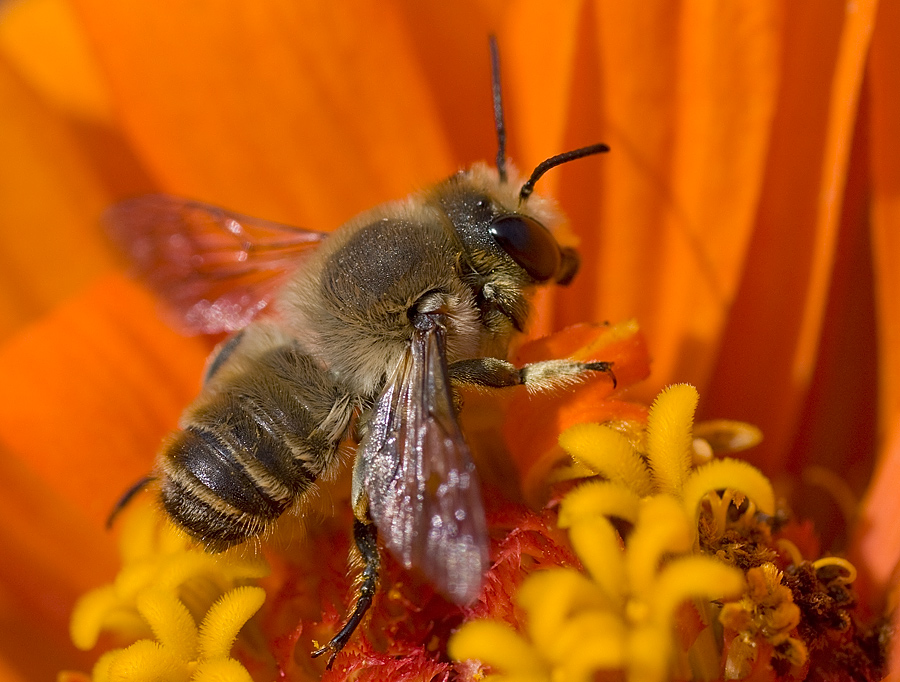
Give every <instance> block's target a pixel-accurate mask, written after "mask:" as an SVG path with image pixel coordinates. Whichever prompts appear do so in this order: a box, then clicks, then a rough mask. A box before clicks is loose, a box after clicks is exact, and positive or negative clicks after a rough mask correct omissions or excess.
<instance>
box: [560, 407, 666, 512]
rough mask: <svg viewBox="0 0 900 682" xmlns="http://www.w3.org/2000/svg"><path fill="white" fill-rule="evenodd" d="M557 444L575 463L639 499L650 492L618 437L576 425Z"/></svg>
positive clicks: (639, 463)
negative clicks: (633, 493) (631, 491)
mask: <svg viewBox="0 0 900 682" xmlns="http://www.w3.org/2000/svg"><path fill="white" fill-rule="evenodd" d="M559 444H560V446H561V447H562V448H563V450H565V451H566V452H568V453H569V454H570V455H572V457H574V458H575V459H576V461H577V462H579V463H581V464H583V465H585V466H587V467H588V468H589V469H591V470H592V471H593V472H594V473H596V474H602V475H603V476H604V477H606V478H608V479H609V480H611V481H614V482H618V483H622V484H623V485H625V486H626V487H628V488H630V489H631V490H633V491H634V492H635V493H637V494H638V495H640V496H642V497H643V496H644V495H649V494H650V492H651V491H652V483H651V480H650V473H649V471H648V470H647V466H646V465H645V464H644V462H643V460H642V459H641V458H640V456H639V455H638V454H637V453H636V452H635V450H634V447H633V446H632V445H631V443H629V442H628V439H627V438H625V436H623V435H622V434H621V433H619V432H618V431H615V430H614V429H611V428H609V427H607V426H604V425H602V424H579V425H577V426H573V427H571V428H570V429H567V430H566V431H565V432H563V433H562V434H561V435H560V437H559Z"/></svg>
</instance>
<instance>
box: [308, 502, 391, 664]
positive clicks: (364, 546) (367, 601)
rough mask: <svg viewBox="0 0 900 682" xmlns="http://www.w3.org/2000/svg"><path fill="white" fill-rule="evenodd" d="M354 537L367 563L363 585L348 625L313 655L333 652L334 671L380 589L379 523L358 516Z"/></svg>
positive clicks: (354, 524)
mask: <svg viewBox="0 0 900 682" xmlns="http://www.w3.org/2000/svg"><path fill="white" fill-rule="evenodd" d="M353 539H354V541H355V542H356V548H357V550H358V551H359V554H360V556H361V557H362V560H363V562H364V566H363V570H362V575H361V579H360V583H359V588H358V589H357V591H356V604H355V605H354V607H353V611H351V612H350V615H349V616H348V617H347V620H346V622H345V623H344V625H343V626H341V629H340V630H338V632H337V634H336V635H335V636H334V637H332V638H331V640H330V641H329V642H328V644H326V645H325V646H322V647H319V648H318V649H315V650H314V651H313V652H312V653H311V654H310V655H311V656H312V657H313V658H318V657H319V656H322V655H324V654H326V653H329V652H331V653H330V656H329V657H328V663H326V664H325V668H326V669H327V670H331V666H332V665H333V664H334V659H335V658H337V655H338V654H339V653H340V652H341V650H342V649H343V648H344V647H345V646H347V642H349V641H350V638H351V637H352V636H353V633H354V631H355V630H356V628H357V626H359V624H360V622H362V619H363V617H364V616H365V615H366V612H367V611H368V610H369V607H371V606H372V600H373V599H374V598H375V592H376V591H377V589H378V578H379V571H380V567H381V557H380V556H379V554H378V544H377V531H376V529H375V525H374V524H373V523H371V522H369V523H365V522H363V521H360V520H358V519H357V520H356V521H354V523H353Z"/></svg>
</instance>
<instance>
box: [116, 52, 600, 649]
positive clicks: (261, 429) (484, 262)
mask: <svg viewBox="0 0 900 682" xmlns="http://www.w3.org/2000/svg"><path fill="white" fill-rule="evenodd" d="M492 63H493V67H494V68H493V74H494V78H493V82H494V110H495V122H496V128H497V133H498V140H499V152H498V155H497V167H496V168H495V169H492V168H489V167H488V166H486V165H484V164H476V165H474V166H472V167H471V168H469V169H468V170H464V171H460V172H459V173H456V174H455V175H452V176H451V177H449V178H447V179H446V180H444V181H443V182H440V183H439V184H437V185H436V186H434V187H432V188H430V189H428V190H425V191H423V192H419V193H416V194H413V195H411V196H409V197H407V198H406V199H403V200H401V201H395V202H391V203H387V204H383V205H380V206H377V207H375V208H374V209H372V210H370V211H368V212H365V213H363V214H361V215H359V216H357V217H356V218H354V219H352V220H351V221H350V222H348V223H346V224H345V225H343V226H342V227H341V228H340V229H338V230H337V231H335V232H334V233H332V234H328V235H326V234H323V233H317V232H311V231H307V230H301V229H298V228H294V227H290V226H286V225H281V224H277V223H272V222H267V221H263V220H259V219H256V218H251V217H248V216H244V215H240V214H237V213H232V212H230V211H226V210H223V209H220V208H216V207H213V206H210V205H206V204H201V203H197V202H193V201H188V200H184V199H178V198H175V197H171V196H167V195H152V196H146V197H139V198H137V199H133V200H130V201H126V202H123V203H121V204H118V205H116V206H114V207H113V208H112V209H110V211H109V212H108V213H107V215H106V223H107V225H108V228H109V231H110V232H111V234H112V235H113V236H114V237H115V238H116V239H117V240H118V241H119V242H121V243H122V244H123V245H124V246H125V248H126V250H127V251H128V253H129V254H130V255H131V257H132V259H133V260H134V261H135V263H136V265H137V268H138V270H139V272H140V274H141V275H142V277H143V278H144V279H145V280H146V281H147V282H148V283H149V284H150V285H151V286H152V288H154V289H155V290H156V291H157V292H158V293H159V294H160V295H161V297H162V298H163V299H164V300H166V301H167V302H168V303H170V304H171V307H172V308H173V309H174V311H176V312H177V314H179V315H180V318H181V322H182V323H183V324H184V325H185V326H186V327H188V328H190V329H192V330H194V331H198V332H203V333H218V332H233V334H232V336H231V337H230V338H229V339H228V340H227V341H226V342H225V343H224V344H222V345H221V346H220V348H219V349H217V351H216V352H215V353H214V355H213V357H212V358H211V360H210V362H209V364H208V369H207V371H206V376H205V380H204V385H203V389H202V392H201V394H200V395H199V397H198V398H197V399H196V400H195V401H194V403H193V404H191V405H190V406H189V407H188V408H187V410H186V411H185V413H184V415H183V417H182V419H181V424H180V426H181V429H180V430H179V431H177V432H176V433H175V434H174V435H173V436H171V437H170V438H169V440H168V441H167V442H166V443H165V445H164V446H163V448H162V450H161V452H160V453H159V455H158V457H157V462H156V467H155V470H154V472H153V474H152V475H151V476H149V477H148V478H147V479H145V480H144V481H141V482H140V483H139V484H138V485H137V486H135V488H134V489H133V491H132V493H133V492H135V491H136V490H138V489H140V488H141V487H143V486H144V485H145V484H147V483H149V482H150V481H157V482H158V485H159V488H160V491H161V499H162V505H163V507H164V508H165V510H166V511H167V513H168V514H169V516H170V517H171V518H172V520H173V521H174V522H175V523H176V524H177V525H179V526H180V527H182V528H183V529H184V530H185V531H187V532H188V533H189V534H190V535H192V536H193V537H195V538H197V539H198V540H199V541H201V542H202V543H204V544H205V546H206V547H207V548H208V549H209V550H210V551H221V550H224V549H226V548H228V547H231V546H233V545H235V544H238V543H241V542H244V541H246V540H248V539H251V538H255V537H258V536H260V535H261V534H263V533H264V532H265V531H266V530H267V529H268V528H269V527H270V526H271V524H272V523H273V522H274V521H275V520H276V519H278V517H279V516H281V515H282V514H283V513H284V512H285V511H286V510H287V509H288V508H291V507H295V506H297V505H303V504H304V499H305V497H307V496H308V495H309V493H310V491H311V490H312V488H313V487H314V486H315V485H316V481H317V480H318V479H320V478H323V477H326V476H328V475H329V474H330V472H332V470H333V469H335V468H336V467H337V466H338V465H339V461H340V458H339V457H338V450H339V446H340V444H341V443H342V441H344V440H346V439H347V438H349V437H350V436H354V437H356V438H357V439H358V440H359V446H358V448H357V452H356V457H355V464H354V469H353V486H352V504H353V510H354V515H355V517H356V522H355V527H354V537H355V540H356V545H357V547H358V549H359V551H360V554H361V555H362V557H363V559H364V562H365V565H364V569H363V579H362V581H361V583H360V588H359V594H358V598H357V600H356V604H355V606H354V609H353V611H352V612H351V614H350V616H349V617H348V619H347V621H346V624H345V625H344V627H343V628H342V629H341V630H340V631H339V632H338V633H337V634H336V635H335V636H334V638H333V639H332V640H331V641H330V642H329V643H328V644H327V645H325V646H324V647H322V648H321V649H318V650H317V651H316V652H314V655H320V654H323V653H327V652H330V654H331V656H330V661H329V665H330V663H331V661H333V660H334V656H335V655H336V654H337V653H338V652H339V651H340V650H341V649H342V648H343V646H344V645H345V644H346V643H347V641H348V640H349V638H350V636H351V635H352V633H353V631H354V629H355V628H356V626H357V625H358V623H359V622H360V620H361V619H362V617H363V615H364V614H365V612H366V610H367V609H368V607H369V606H370V604H371V602H372V599H373V596H374V594H375V590H376V588H377V583H378V573H379V563H380V557H379V549H378V546H377V540H378V539H380V541H381V543H382V544H383V545H384V547H385V548H386V549H387V550H388V551H390V552H392V553H393V554H394V556H395V557H396V558H397V559H398V560H399V561H400V562H401V563H402V564H403V565H404V566H405V567H407V568H412V567H415V568H416V569H418V570H419V571H420V572H421V573H422V574H424V576H425V577H426V578H428V579H429V580H430V581H431V582H432V583H433V584H434V585H435V587H436V588H437V589H438V590H439V591H440V592H442V593H443V594H444V595H445V596H447V597H448V598H449V599H451V600H452V601H454V602H456V603H459V604H466V603H469V602H471V601H472V600H473V599H474V598H475V597H476V596H477V595H478V594H479V591H480V589H481V585H482V579H483V575H484V573H485V571H486V569H487V567H488V553H487V550H488V534H487V528H486V523H485V517H484V510H483V506H482V499H481V494H480V491H479V485H478V478H477V475H476V471H475V467H474V464H473V462H472V457H471V454H470V451H469V447H468V446H467V444H466V440H465V438H464V437H463V434H462V432H461V430H460V427H459V424H458V422H457V404H458V401H457V400H456V397H455V390H456V388H457V387H459V386H464V385H473V386H480V387H483V388H488V389H492V388H497V389H499V388H503V387H508V386H515V385H524V386H526V387H528V388H529V389H531V390H538V391H540V390H546V389H551V388H554V387H556V386H559V385H561V384H565V383H571V382H573V381H577V380H580V379H581V378H583V377H585V376H587V375H589V374H591V373H595V372H606V373H607V374H609V376H610V377H611V378H612V379H613V381H614V378H613V377H612V372H611V367H610V364H609V363H603V362H597V363H579V362H575V361H571V360H549V361H544V362H537V363H533V364H530V365H525V366H524V367H521V368H518V367H515V366H513V365H512V364H511V363H509V362H508V361H507V360H506V359H505V358H506V354H507V347H508V345H509V342H510V339H511V338H512V337H513V335H515V334H516V333H518V332H521V331H522V330H523V329H524V328H525V326H526V322H527V320H528V315H529V295H530V294H531V292H532V291H533V290H534V289H535V288H536V287H537V286H539V285H543V284H547V283H551V282H555V283H558V284H567V283H568V282H569V281H570V280H571V279H572V277H573V276H574V275H575V273H576V271H577V269H578V257H577V254H576V252H575V251H574V249H572V248H568V247H565V246H560V245H559V244H558V243H557V241H556V239H555V238H554V236H553V235H552V233H551V232H550V230H549V229H548V228H550V227H552V226H553V225H554V223H556V222H558V220H559V218H558V216H557V215H556V214H555V213H554V211H553V209H552V207H551V206H550V204H549V203H548V202H547V201H545V200H543V199H541V198H540V197H539V196H535V195H532V190H533V188H534V185H535V183H536V182H537V181H538V179H539V178H540V177H541V176H542V175H543V174H544V173H545V172H546V171H547V170H549V169H550V168H553V167H555V166H557V165H560V164H562V163H565V162H568V161H571V160H574V159H578V158H581V157H584V156H588V155H592V154H597V153H600V152H604V151H607V147H606V146H605V145H592V146H589V147H584V148H582V149H578V150H575V151H572V152H568V153H565V154H560V155H558V156H554V157H552V158H550V159H548V160H546V161H544V162H543V163H541V164H540V165H539V166H538V167H537V168H535V170H534V171H533V172H532V173H531V175H530V176H529V177H528V179H527V180H525V181H524V182H522V181H521V180H519V179H518V178H516V177H515V176H514V174H513V173H512V172H510V171H508V170H507V167H506V159H505V133H504V127H503V116H502V105H501V100H500V86H499V78H498V75H497V74H498V71H499V67H498V59H497V53H496V45H495V44H494V43H493V42H492ZM355 416H358V418H355ZM129 497H130V494H129V495H126V497H125V498H123V501H122V502H121V503H120V506H121V505H122V504H124V503H125V502H126V501H127V499H128V498H129Z"/></svg>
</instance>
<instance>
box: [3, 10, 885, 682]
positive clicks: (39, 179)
mask: <svg viewBox="0 0 900 682" xmlns="http://www.w3.org/2000/svg"><path fill="white" fill-rule="evenodd" d="M2 12H3V16H2V19H0V56H2V68H0V87H2V88H3V101H4V125H3V126H0V149H2V155H0V159H2V161H0V174H2V175H0V216H2V220H0V226H2V227H0V229H2V244H3V248H2V251H0V254H2V255H0V258H2V262H3V265H4V268H3V272H4V275H5V276H4V278H3V279H2V283H3V286H2V287H0V320H2V325H0V334H3V335H4V338H5V341H4V345H3V347H2V348H0V372H2V376H3V385H4V388H5V390H4V391H3V392H2V396H3V401H2V405H0V448H2V451H3V454H4V457H3V458H2V459H0V462H2V464H0V467H2V475H0V485H2V487H3V494H2V495H0V500H2V503H0V504H2V512H3V513H2V514H0V519H2V522H0V540H2V543H3V546H4V554H5V557H6V558H5V560H4V561H3V562H0V565H2V568H3V573H2V579H0V585H2V592H0V613H2V614H3V623H4V627H2V628H0V670H2V671H3V672H4V673H8V676H9V677H10V678H11V679H26V678H27V679H34V678H38V677H43V678H47V677H49V676H52V675H53V674H55V671H57V670H61V669H81V670H88V669H90V668H91V666H92V664H93V658H92V657H89V656H84V655H80V654H78V653H77V652H76V651H75V650H74V649H73V648H72V647H71V645H70V643H69V642H68V617H69V613H70V611H71V608H72V606H73V605H74V603H75V601H76V599H77V597H78V595H80V594H82V593H84V592H86V591H87V590H89V589H91V588H94V587H96V586H98V585H100V584H102V583H104V582H108V581H109V580H111V578H112V576H113V573H114V570H115V567H116V565H117V558H116V556H115V545H114V540H113V538H112V537H110V536H109V535H107V534H106V533H105V531H104V530H103V521H104V517H105V515H106V513H107V511H108V509H109V508H110V507H111V505H112V504H113V503H114V501H115V499H116V498H117V497H118V495H119V494H120V492H121V491H122V490H123V489H124V488H126V487H127V486H128V485H129V484H130V483H131V482H132V481H133V480H136V479H137V478H139V477H140V476H141V475H143V474H144V473H146V469H147V467H148V466H149V462H150V461H151V459H152V456H153V452H154V450H155V448H156V445H157V444H158V442H159V440H160V438H161V437H162V435H163V434H164V433H165V432H166V431H167V430H169V429H170V428H172V427H173V426H174V424H175V422H176V419H177V415H178V412H179V410H180V409H181V407H183V406H184V405H185V404H186V403H187V402H188V401H189V400H190V398H191V395H192V394H193V393H194V392H195V390H196V385H197V381H198V377H199V375H200V373H201V368H202V363H203V357H204V355H205V354H206V351H207V350H208V348H209V344H208V343H207V342H205V341H204V340H202V339H184V338H181V337H179V336H178V335H177V334H175V333H174V332H172V331H171V330H169V329H168V328H167V327H166V326H165V325H164V324H163V323H162V322H160V321H158V319H157V318H156V317H155V316H154V310H155V306H154V304H153V302H152V301H151V300H150V299H149V297H148V296H147V294H146V293H145V292H143V291H142V290H141V289H140V288H138V287H136V286H135V285H133V284H131V283H129V282H127V281H126V280H125V279H123V278H122V277H121V275H120V274H118V273H119V272H120V271H121V267H122V266H121V262H120V261H119V260H118V257H117V256H116V254H114V252H113V251H112V250H111V248H110V247H109V246H108V245H107V244H106V242H105V241H104V239H103V238H102V236H101V234H100V233H99V230H97V229H96V228H95V227H94V225H95V221H96V217H97V215H98V214H99V212H100V210H101V209H102V208H103V206H105V205H107V204H109V203H111V202H112V201H114V200H116V199H118V198H122V197H124V196H126V195H129V194H133V193H140V192H145V191H166V192H172V193H177V194H181V195H188V196H193V197H196V198H199V199H201V200H205V201H210V202H213V203H218V204H225V205H227V206H229V207H231V208H234V209H238V210H241V211H243V212H246V213H251V214H254V215H260V216H264V217H267V218H271V219H275V220H282V221H286V222H290V223H294V224H299V225H303V226H306V227H310V228H316V229H331V228H333V227H334V226H336V225H338V224H340V223H341V222H342V221H344V220H345V219H347V218H349V217H350V216H352V215H353V214H355V213H356V212H358V211H359V210H361V209H364V208H367V207H369V206H371V205H374V204H376V203H378V202H380V201H384V200H386V199H388V198H393V197H398V196H403V195H405V194H407V193H408V192H409V191H410V190H411V189H414V188H416V187H420V186H426V185H427V184H429V183H431V182H434V181H436V180H437V179H439V178H440V177H442V176H444V175H447V174H449V173H451V172H452V171H454V170H455V169H456V168H457V167H459V166H463V165H467V164H468V163H470V162H472V161H474V160H478V159H483V158H485V157H490V156H492V154H493V149H494V141H493V133H492V126H491V119H490V115H489V111H490V98H489V75H488V69H487V66H486V64H487V48H486V36H487V35H488V34H489V33H491V32H496V33H497V34H498V37H499V41H500V45H501V55H502V58H503V74H504V88H505V91H506V95H507V97H506V100H507V123H508V126H509V129H510V155H511V156H512V157H513V158H514V159H515V160H516V162H517V165H518V166H519V167H520V168H531V167H534V165H535V164H536V163H537V162H539V161H540V160H542V159H543V158H546V157H548V156H550V155H552V154H555V153H557V152H559V151H562V150H564V149H568V148H572V147H575V146H578V145H580V144H587V143H591V142H595V141H604V142H607V143H608V144H609V145H610V146H611V148H612V152H611V153H610V154H609V155H606V157H604V158H603V159H594V160H591V161H587V160H586V161H583V162H579V163H578V164H569V165H567V166H566V167H563V168H560V169H558V170H557V171H556V172H555V173H553V174H549V175H548V176H547V177H546V178H545V179H543V180H542V181H541V186H540V190H541V191H542V192H545V193H547V194H549V195H551V196H555V197H557V198H558V199H559V201H560V203H561V205H562V207H563V209H564V211H565V212H566V213H567V215H568V217H569V219H570V224H571V229H572V231H573V232H574V233H575V234H576V235H577V237H578V238H579V239H580V240H581V246H580V250H581V253H582V255H583V262H584V266H583V270H582V272H581V273H580V275H579V278H578V279H577V280H576V282H575V283H574V284H573V286H572V287H571V288H569V289H567V290H565V291H560V292H554V293H548V294H542V295H541V297H540V299H539V301H538V304H537V308H538V310H539V315H537V316H536V319H535V323H534V325H533V327H534V328H533V330H532V331H533V333H534V334H535V335H540V334H542V333H545V332H547V331H549V330H552V329H558V328H561V327H563V326H565V325H567V324H571V323H575V322H580V321H600V320H613V321H620V320H629V319H636V320H637V321H638V322H639V323H640V325H641V328H642V329H643V330H644V332H645V334H646V337H647V339H648V347H649V348H650V350H651V353H652V355H653V357H654V363H653V372H652V377H651V379H650V380H649V381H648V382H647V383H646V385H645V386H644V387H643V388H634V389H631V393H630V395H629V397H630V398H632V399H637V398H642V399H644V400H649V398H650V397H652V396H653V395H655V393H656V392H657V391H658V389H659V388H660V387H661V386H664V385H667V384H669V383H673V382H676V381H688V380H689V381H690V382H692V383H694V384H695V385H697V386H698V388H699V389H700V394H701V395H702V396H703V397H704V400H703V407H702V410H703V412H701V419H706V418H707V417H718V416H727V417H731V418H735V419H740V420H743V421H747V422H751V423H753V424H756V425H758V426H759V427H760V428H761V429H762V431H763V433H764V434H765V440H764V441H763V443H762V444H761V446H760V447H759V448H757V449H755V450H753V451H751V453H750V454H749V455H748V458H749V460H750V462H751V463H752V464H754V465H755V466H757V467H758V468H759V469H761V470H762V471H763V472H764V473H765V474H766V475H767V476H768V477H769V478H770V479H771V480H772V481H773V483H774V484H775V486H776V490H778V492H779V493H780V494H783V495H785V496H786V497H787V498H788V499H789V501H790V503H791V505H792V506H793V507H794V508H795V510H796V511H797V512H798V513H800V514H801V515H803V516H807V517H812V518H815V521H816V527H817V529H818V531H819V532H820V533H821V534H822V540H823V542H825V543H827V544H828V545H829V546H833V547H840V546H844V547H847V548H849V552H850V557H851V559H852V562H853V565H854V566H856V567H857V568H858V569H859V571H860V576H859V579H858V580H857V581H856V584H857V586H858V589H859V591H860V596H861V599H862V602H863V604H864V605H865V606H866V608H868V609H869V610H870V611H871V613H872V614H873V617H874V615H876V614H881V613H883V612H884V608H885V604H886V603H889V602H890V597H891V595H892V594H893V593H894V592H895V570H896V566H897V563H898V557H900V543H898V542H897V539H896V534H895V532H894V529H893V519H894V518H895V517H896V515H897V511H896V505H897V504H898V503H897V500H896V495H895V494H894V486H893V482H894V481H895V480H896V477H897V471H896V470H897V467H898V466H900V383H898V377H900V369H898V368H900V356H898V349H900V315H898V310H897V304H896V301H897V300H898V290H900V275H898V273H900V268H898V267H897V262H896V260H897V254H898V253H900V244H898V237H897V235H898V234H900V229H898V225H897V223H898V222H900V208H898V204H897V202H896V201H895V200H894V194H895V192H894V188H895V187H896V186H897V184H898V180H900V164H898V162H897V160H896V159H898V158H900V154H898V153H897V152H898V146H900V140H898V132H897V127H896V125H895V121H896V120H898V113H900V112H898V111H897V108H898V100H897V98H896V93H897V92H898V91H900V87H898V84H897V83H896V79H897V78H898V74H897V69H896V68H895V65H896V63H897V62H898V55H897V54H896V50H897V49H898V48H896V47H894V44H895V42H896V41H895V40H894V39H893V37H894V36H895V35H896V34H897V29H898V27H900V12H898V10H897V8H896V6H895V5H894V4H893V3H886V2H882V3H876V2H874V1H873V0H858V1H857V2H853V3H844V4H842V3H832V4H816V5H815V6H814V7H813V6H809V7H807V6H806V5H802V4H797V3H779V2H775V1H766V2H759V1H754V2H749V1H748V2H737V3H727V4H717V5H705V4H703V3H696V4H691V3H678V4H673V3H669V2H665V1H664V0H659V1H658V2H650V3H641V4H640V7H638V6H637V5H632V4H628V3H625V4H623V3H615V2H605V1H603V2H597V3H588V2H571V3H564V4H563V5H562V6H560V7H558V8H555V9H554V11H553V12H552V13H548V11H547V10H546V7H545V6H543V5H542V4H541V3H508V4H507V3H497V2H490V1H488V0H484V1H483V2H478V1H473V2H467V3H463V4H459V3H452V4H451V3H445V4H440V5H438V4H434V5H432V4H421V3H414V2H401V1H398V2H384V3H379V4H378V5H377V6H376V5H372V6H357V5H352V6H351V5H341V4H336V3H332V4H331V5H325V4H321V3H312V2H275V1H274V0H272V1H268V0H267V1H266V2H259V3H254V4H250V3H233V2H220V3H216V4H215V5H214V6H213V5H208V6H207V5H197V4H187V3H185V4H182V5H180V6H178V7H172V6H169V5H167V4H166V3H150V2H143V1H142V2H130V3H106V2H99V1H98V0H71V2H70V3H68V4H67V3H65V2H63V0H19V1H18V2H14V3H6V4H5V5H4V6H3V8H2ZM34 234H39V235H41V238H40V239H34V238H32V235H34ZM541 456H542V453H540V454H539V455H538V458H540V457H541ZM530 470H531V469H526V471H530ZM829 472H830V473H831V474H832V475H831V476H830V477H829V476H828V473H829ZM834 474H837V476H835V475H834ZM823 484H824V485H825V486H826V490H827V493H826V494H825V495H823V494H822V492H821V491H822V485H823ZM833 500H843V501H845V502H844V508H846V509H848V510H849V511H850V512H851V513H852V514H853V517H852V518H845V516H844V515H843V513H842V511H841V507H840V506H839V505H838V504H836V503H833ZM811 501H812V502H811ZM804 554H806V553H805V552H804ZM338 591H339V590H338ZM894 669H895V670H896V669H900V662H898V663H897V664H895V666H894Z"/></svg>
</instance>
